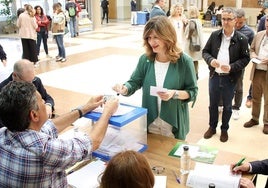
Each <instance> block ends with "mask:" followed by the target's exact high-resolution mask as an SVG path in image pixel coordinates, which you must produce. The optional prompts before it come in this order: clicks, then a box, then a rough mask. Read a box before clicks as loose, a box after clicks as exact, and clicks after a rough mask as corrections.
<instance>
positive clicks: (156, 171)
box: [152, 166, 165, 174]
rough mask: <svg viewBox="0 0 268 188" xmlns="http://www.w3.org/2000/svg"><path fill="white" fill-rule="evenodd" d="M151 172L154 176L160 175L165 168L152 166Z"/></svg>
mask: <svg viewBox="0 0 268 188" xmlns="http://www.w3.org/2000/svg"><path fill="white" fill-rule="evenodd" d="M152 170H153V171H154V172H155V173H156V174H162V173H163V172H164V171H165V167H162V166H154V167H153V168H152Z"/></svg>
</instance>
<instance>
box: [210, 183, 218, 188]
mask: <svg viewBox="0 0 268 188" xmlns="http://www.w3.org/2000/svg"><path fill="white" fill-rule="evenodd" d="M208 188H216V186H215V184H214V183H210V184H209V185H208Z"/></svg>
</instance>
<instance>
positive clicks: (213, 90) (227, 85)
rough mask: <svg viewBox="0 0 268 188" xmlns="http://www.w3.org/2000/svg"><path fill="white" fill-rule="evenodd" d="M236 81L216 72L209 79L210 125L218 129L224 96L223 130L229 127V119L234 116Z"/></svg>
mask: <svg viewBox="0 0 268 188" xmlns="http://www.w3.org/2000/svg"><path fill="white" fill-rule="evenodd" d="M235 86H236V83H235V82H233V81H231V79H230V77H229V76H228V75H227V76H219V75H217V74H216V73H215V74H214V75H213V76H212V77H211V78H210V79H209V126H210V127H211V128H212V129H216V127H217V125H218V119H219V111H218V106H219V101H220V97H222V102H223V112H222V125H221V130H224V131H227V130H228V129H229V120H230V118H231V116H232V100H233V97H234V89H235Z"/></svg>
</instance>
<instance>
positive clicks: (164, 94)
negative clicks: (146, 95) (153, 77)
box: [150, 86, 175, 101]
mask: <svg viewBox="0 0 268 188" xmlns="http://www.w3.org/2000/svg"><path fill="white" fill-rule="evenodd" d="M174 94H175V90H168V89H166V88H163V87H156V86H150V95H151V96H156V97H160V99H161V100H163V101H168V100H169V99H171V98H172V97H173V96H174Z"/></svg>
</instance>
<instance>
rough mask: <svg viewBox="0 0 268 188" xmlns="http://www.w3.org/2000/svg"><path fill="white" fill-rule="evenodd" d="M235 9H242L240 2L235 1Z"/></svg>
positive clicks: (239, 0)
mask: <svg viewBox="0 0 268 188" xmlns="http://www.w3.org/2000/svg"><path fill="white" fill-rule="evenodd" d="M236 8H237V9H240V8H242V0H236Z"/></svg>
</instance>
